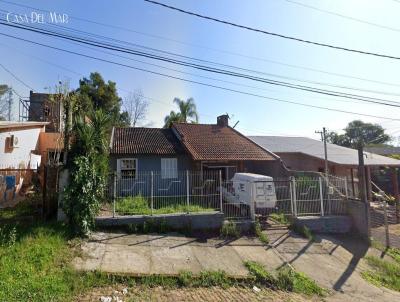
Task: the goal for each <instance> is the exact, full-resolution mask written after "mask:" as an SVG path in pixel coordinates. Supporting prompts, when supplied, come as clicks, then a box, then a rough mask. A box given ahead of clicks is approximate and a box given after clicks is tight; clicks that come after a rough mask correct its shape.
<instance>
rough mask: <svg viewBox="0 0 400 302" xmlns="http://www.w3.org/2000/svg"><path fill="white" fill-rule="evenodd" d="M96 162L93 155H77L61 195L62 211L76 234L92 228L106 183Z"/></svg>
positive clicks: (87, 231)
mask: <svg viewBox="0 0 400 302" xmlns="http://www.w3.org/2000/svg"><path fill="white" fill-rule="evenodd" d="M96 162H97V161H96V160H94V159H93V155H91V156H87V157H86V156H79V157H77V158H76V159H75V161H74V164H75V165H74V168H73V169H72V172H71V177H70V182H69V185H68V187H67V188H66V189H65V191H64V195H63V197H64V202H63V209H64V212H65V214H66V215H67V217H68V221H69V225H70V227H71V229H72V231H73V232H74V233H75V234H78V235H87V234H88V233H89V232H90V231H91V230H92V229H93V228H94V223H95V217H96V215H97V214H98V212H99V209H100V201H101V199H102V196H103V192H104V188H105V185H106V178H105V177H104V175H102V174H101V173H99V172H98V170H97V167H96Z"/></svg>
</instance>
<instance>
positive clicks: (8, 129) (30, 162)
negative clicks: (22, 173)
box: [0, 122, 48, 169]
mask: <svg viewBox="0 0 400 302" xmlns="http://www.w3.org/2000/svg"><path fill="white" fill-rule="evenodd" d="M47 124H48V123H46V122H24V123H19V122H0V144H1V145H0V158H1V161H0V168H2V169H6V168H14V169H29V168H32V169H36V168H37V165H40V163H41V157H40V148H39V145H40V144H39V136H40V134H41V133H44V132H45V127H46V125H47Z"/></svg>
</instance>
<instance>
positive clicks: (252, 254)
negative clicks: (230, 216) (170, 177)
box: [73, 233, 282, 277]
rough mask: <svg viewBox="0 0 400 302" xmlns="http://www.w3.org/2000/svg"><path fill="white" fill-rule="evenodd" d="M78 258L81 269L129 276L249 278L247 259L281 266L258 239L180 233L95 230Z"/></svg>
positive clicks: (278, 260)
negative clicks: (187, 273)
mask: <svg viewBox="0 0 400 302" xmlns="http://www.w3.org/2000/svg"><path fill="white" fill-rule="evenodd" d="M82 250H83V253H82V255H83V256H82V257H79V258H76V259H74V262H73V264H74V266H75V268H76V269H78V270H101V271H103V272H109V273H123V274H129V275H146V274H165V275H177V274H179V272H180V271H183V270H186V271H191V272H193V273H199V272H201V271H204V270H211V271H216V270H223V271H225V272H226V273H227V274H228V275H230V276H232V277H246V276H248V271H247V269H246V267H245V266H244V262H245V261H247V260H252V261H257V262H259V263H261V264H263V265H265V267H267V268H270V267H279V266H280V265H281V264H282V261H281V259H280V258H279V257H278V256H277V255H276V253H275V252H274V251H273V250H266V248H265V246H263V245H262V244H261V242H260V241H259V240H258V239H256V238H247V237H242V238H240V239H237V240H233V241H231V240H228V241H225V240H221V239H218V238H211V239H196V238H189V237H185V236H183V235H179V234H167V235H135V234H129V235H128V234H119V233H95V234H93V236H92V237H91V238H90V239H89V240H88V241H86V242H84V243H83V245H82Z"/></svg>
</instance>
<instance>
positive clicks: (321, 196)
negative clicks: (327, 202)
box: [318, 177, 325, 216]
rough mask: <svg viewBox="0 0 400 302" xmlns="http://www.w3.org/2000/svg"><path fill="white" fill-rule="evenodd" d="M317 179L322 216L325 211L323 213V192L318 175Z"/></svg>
mask: <svg viewBox="0 0 400 302" xmlns="http://www.w3.org/2000/svg"><path fill="white" fill-rule="evenodd" d="M318 181H319V197H320V199H321V216H324V215H325V213H324V194H323V192H322V178H321V177H319V178H318Z"/></svg>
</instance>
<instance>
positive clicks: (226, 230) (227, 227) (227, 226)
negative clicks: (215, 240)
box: [220, 221, 240, 238]
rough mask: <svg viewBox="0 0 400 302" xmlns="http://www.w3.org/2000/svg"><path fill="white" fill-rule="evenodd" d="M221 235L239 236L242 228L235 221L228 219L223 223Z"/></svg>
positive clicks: (227, 236) (226, 236) (228, 236)
mask: <svg viewBox="0 0 400 302" xmlns="http://www.w3.org/2000/svg"><path fill="white" fill-rule="evenodd" d="M220 235H221V236H222V237H224V238H239V237H240V230H239V228H238V227H237V225H236V223H234V222H233V221H228V222H225V223H224V224H223V225H222V227H221V231H220Z"/></svg>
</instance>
